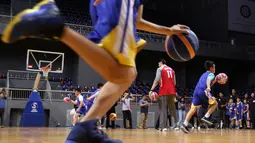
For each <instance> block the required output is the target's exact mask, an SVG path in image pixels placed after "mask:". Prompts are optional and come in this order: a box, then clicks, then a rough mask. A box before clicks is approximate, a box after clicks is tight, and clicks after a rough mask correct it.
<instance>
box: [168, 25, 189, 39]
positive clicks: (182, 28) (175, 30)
mask: <svg viewBox="0 0 255 143" xmlns="http://www.w3.org/2000/svg"><path fill="white" fill-rule="evenodd" d="M186 29H189V27H188V26H186V25H180V24H177V25H174V26H172V27H170V28H169V32H168V34H167V35H169V36H171V35H176V34H182V33H185V34H189V31H188V30H186Z"/></svg>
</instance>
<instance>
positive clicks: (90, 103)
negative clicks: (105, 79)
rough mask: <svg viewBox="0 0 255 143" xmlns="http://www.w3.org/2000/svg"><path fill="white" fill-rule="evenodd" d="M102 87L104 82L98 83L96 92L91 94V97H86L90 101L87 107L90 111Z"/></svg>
mask: <svg viewBox="0 0 255 143" xmlns="http://www.w3.org/2000/svg"><path fill="white" fill-rule="evenodd" d="M102 87H103V84H102V83H99V84H97V90H96V91H94V92H93V93H92V94H91V96H90V97H89V98H87V99H86V100H87V101H88V103H87V109H88V111H89V109H90V108H91V107H92V105H93V103H94V102H95V100H96V97H97V95H98V94H99V91H100V89H101V88H102Z"/></svg>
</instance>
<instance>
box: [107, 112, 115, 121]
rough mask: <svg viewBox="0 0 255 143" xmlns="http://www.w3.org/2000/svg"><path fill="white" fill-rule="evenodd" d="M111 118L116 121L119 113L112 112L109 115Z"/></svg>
mask: <svg viewBox="0 0 255 143" xmlns="http://www.w3.org/2000/svg"><path fill="white" fill-rule="evenodd" d="M109 118H110V120H112V121H115V120H116V119H117V115H116V114H115V113H111V114H110V115H109Z"/></svg>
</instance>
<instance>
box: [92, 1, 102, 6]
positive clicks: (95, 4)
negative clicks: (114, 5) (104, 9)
mask: <svg viewBox="0 0 255 143" xmlns="http://www.w3.org/2000/svg"><path fill="white" fill-rule="evenodd" d="M102 1H103V0H96V1H95V2H94V6H97V5H98V4H99V3H101V2H102Z"/></svg>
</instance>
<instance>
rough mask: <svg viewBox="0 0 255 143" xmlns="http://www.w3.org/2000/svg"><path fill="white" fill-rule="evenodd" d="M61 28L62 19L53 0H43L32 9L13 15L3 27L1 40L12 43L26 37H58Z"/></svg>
mask: <svg viewBox="0 0 255 143" xmlns="http://www.w3.org/2000/svg"><path fill="white" fill-rule="evenodd" d="M63 29H64V23H63V19H62V18H61V16H60V12H59V9H58V8H57V6H56V4H55V2H54V0H43V1H42V2H40V3H38V4H37V5H36V6H35V7H34V8H33V9H27V10H24V11H22V12H20V13H19V14H18V15H17V16H15V18H14V19H13V20H12V21H11V22H10V23H9V24H8V25H7V27H6V28H5V30H4V33H3V36H2V40H3V41H4V42H5V43H12V42H15V41H17V40H21V39H24V38H28V37H38V38H39V37H40V38H45V39H58V38H59V37H60V36H61V35H62V33H63Z"/></svg>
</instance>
